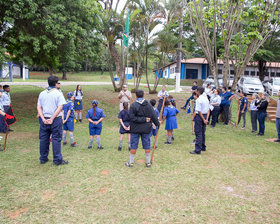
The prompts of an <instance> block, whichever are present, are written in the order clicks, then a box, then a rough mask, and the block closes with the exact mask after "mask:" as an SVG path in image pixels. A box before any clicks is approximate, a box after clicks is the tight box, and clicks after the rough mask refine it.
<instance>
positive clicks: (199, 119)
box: [190, 87, 210, 155]
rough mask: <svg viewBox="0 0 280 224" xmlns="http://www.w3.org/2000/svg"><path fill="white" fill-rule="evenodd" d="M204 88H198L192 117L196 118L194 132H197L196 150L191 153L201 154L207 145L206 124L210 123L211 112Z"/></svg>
mask: <svg viewBox="0 0 280 224" xmlns="http://www.w3.org/2000/svg"><path fill="white" fill-rule="evenodd" d="M203 93H204V88H203V87H198V88H197V95H198V98H197V100H196V104H195V116H194V117H193V118H192V120H194V122H195V123H194V132H195V137H196V141H195V150H194V151H191V152H190V154H195V155H200V154H201V151H206V145H205V131H206V125H207V124H208V118H209V114H210V110H209V106H210V104H209V100H208V98H207V97H206V96H205V95H204V94H203Z"/></svg>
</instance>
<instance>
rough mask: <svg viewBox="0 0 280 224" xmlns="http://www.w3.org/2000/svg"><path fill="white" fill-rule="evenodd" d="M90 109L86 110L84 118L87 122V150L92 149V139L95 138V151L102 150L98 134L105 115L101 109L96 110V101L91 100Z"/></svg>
mask: <svg viewBox="0 0 280 224" xmlns="http://www.w3.org/2000/svg"><path fill="white" fill-rule="evenodd" d="M91 103H92V108H91V109H89V110H88V112H87V115H86V118H87V119H88V121H89V135H90V137H89V146H88V148H89V149H91V148H92V143H93V137H94V136H95V137H96V141H97V149H103V147H102V146H101V141H100V134H101V131H102V120H103V119H104V118H105V114H104V112H103V110H102V109H101V108H98V107H97V106H98V101H97V100H93V101H92V102H91Z"/></svg>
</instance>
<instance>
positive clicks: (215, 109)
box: [210, 89, 221, 128]
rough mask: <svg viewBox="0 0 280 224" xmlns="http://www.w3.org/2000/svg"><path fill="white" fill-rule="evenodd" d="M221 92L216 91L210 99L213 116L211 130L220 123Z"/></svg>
mask: <svg viewBox="0 0 280 224" xmlns="http://www.w3.org/2000/svg"><path fill="white" fill-rule="evenodd" d="M219 94H220V91H219V90H218V89H215V90H214V94H213V95H212V96H211V99H210V105H211V106H212V111H211V116H212V121H211V128H214V127H215V126H216V123H217V122H218V116H219V113H220V104H221V97H220V96H219Z"/></svg>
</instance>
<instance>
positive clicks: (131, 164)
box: [124, 162, 134, 167]
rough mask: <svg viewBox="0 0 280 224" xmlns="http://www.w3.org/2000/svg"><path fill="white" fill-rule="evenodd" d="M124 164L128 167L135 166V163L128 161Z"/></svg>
mask: <svg viewBox="0 0 280 224" xmlns="http://www.w3.org/2000/svg"><path fill="white" fill-rule="evenodd" d="M124 165H126V166H127V167H133V166H134V163H129V162H126V163H125V164H124Z"/></svg>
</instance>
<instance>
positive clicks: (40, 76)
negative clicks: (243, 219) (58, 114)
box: [14, 72, 203, 86]
mask: <svg viewBox="0 0 280 224" xmlns="http://www.w3.org/2000/svg"><path fill="white" fill-rule="evenodd" d="M54 75H56V76H58V77H59V78H61V77H62V73H56V74H54ZM48 76H49V73H48V72H30V74H29V79H27V80H26V82H45V81H46V79H47V78H48ZM77 80H79V81H83V82H86V81H89V82H111V78H110V75H109V72H104V74H103V75H101V72H79V73H67V80H66V81H77ZM14 81H17V82H23V80H22V79H18V78H17V79H14ZM193 81H194V80H191V79H186V80H181V85H182V86H191V85H192V83H193ZM197 81H198V84H199V85H202V83H203V81H202V80H197ZM128 82H129V83H131V84H133V80H128ZM149 82H150V83H151V84H152V85H153V83H154V82H155V77H154V74H153V73H151V74H150V78H149ZM141 83H146V76H145V75H143V76H142V79H141ZM163 83H164V84H166V85H175V83H174V79H165V80H163V79H161V80H160V82H159V84H161V85H162V84H163Z"/></svg>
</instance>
